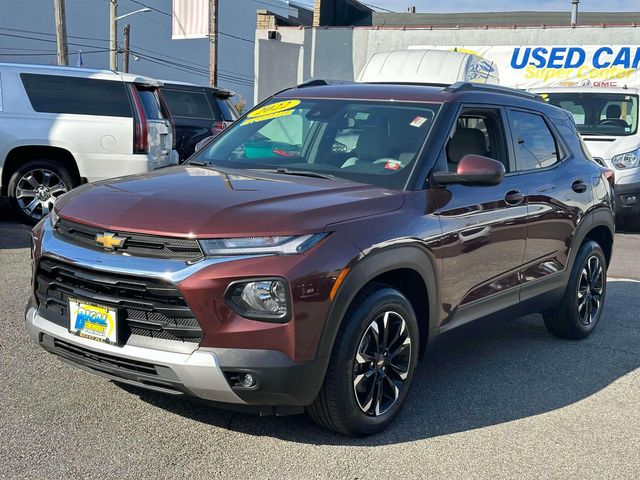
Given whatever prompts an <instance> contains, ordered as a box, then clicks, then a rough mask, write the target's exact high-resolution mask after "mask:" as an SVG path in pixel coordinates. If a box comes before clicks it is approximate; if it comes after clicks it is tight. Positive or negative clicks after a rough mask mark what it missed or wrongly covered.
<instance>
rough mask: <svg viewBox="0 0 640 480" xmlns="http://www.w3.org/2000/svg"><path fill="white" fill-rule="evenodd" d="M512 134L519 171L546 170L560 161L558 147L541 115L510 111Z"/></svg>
mask: <svg viewBox="0 0 640 480" xmlns="http://www.w3.org/2000/svg"><path fill="white" fill-rule="evenodd" d="M509 116H510V119H511V134H512V135H513V145H514V148H515V151H516V165H517V168H518V170H521V171H522V170H535V169H537V168H545V167H549V166H551V165H553V164H554V163H556V162H558V161H559V155H558V146H557V145H556V140H555V138H554V137H553V134H552V133H551V130H549V126H548V125H547V122H545V121H544V118H542V117H541V116H540V115H536V114H533V113H527V112H521V111H518V110H511V111H510V115H509Z"/></svg>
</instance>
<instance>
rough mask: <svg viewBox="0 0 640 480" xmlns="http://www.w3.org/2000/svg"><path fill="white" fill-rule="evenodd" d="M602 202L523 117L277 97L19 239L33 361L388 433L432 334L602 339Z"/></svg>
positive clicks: (86, 190)
mask: <svg viewBox="0 0 640 480" xmlns="http://www.w3.org/2000/svg"><path fill="white" fill-rule="evenodd" d="M611 199H612V196H611V187H610V185H609V183H608V182H607V180H606V178H605V176H604V175H603V173H602V172H601V170H600V167H599V166H598V165H597V164H596V163H594V161H593V160H592V159H591V158H590V156H589V154H588V153H587V151H586V149H585V148H584V146H583V144H582V143H581V141H580V139H579V137H578V134H577V133H576V128H575V125H574V123H573V120H572V117H571V114H569V113H568V112H566V111H564V110H561V109H560V108H557V107H554V106H552V105H548V104H546V103H545V102H543V101H540V100H539V99H538V98H537V97H535V96H534V95H530V94H526V93H523V92H519V91H516V90H510V89H504V88H500V87H495V86H482V85H474V84H469V83H462V84H454V85H452V86H450V87H447V88H443V87H435V86H426V85H398V84H341V85H328V84H326V83H325V82H322V81H314V82H310V83H308V84H303V85H300V86H298V87H296V88H292V89H289V90H286V91H283V92H280V93H278V94H276V95H275V96H274V97H272V98H270V99H268V100H267V101H266V102H264V103H262V104H261V105H259V106H258V107H257V108H255V109H254V110H252V111H251V112H249V113H248V114H247V115H245V116H244V117H242V118H240V119H239V120H238V121H237V122H236V123H235V124H234V125H233V126H231V127H230V128H228V129H226V130H225V131H224V133H222V134H221V135H220V136H219V137H217V138H216V139H215V140H214V141H213V142H212V143H210V144H209V145H207V146H206V147H205V148H204V149H203V150H201V151H200V152H198V153H197V154H196V155H195V156H194V157H192V159H191V160H190V161H189V162H188V163H187V164H186V165H184V166H181V167H175V168H170V169H165V170H162V171H158V172H154V173H149V174H144V175H138V176H132V177H125V178H119V179H114V180H109V181H103V182H99V183H95V184H89V185H84V186H82V187H79V188H77V189H75V190H73V191H71V192H70V193H68V194H66V195H65V196H64V197H62V198H61V199H60V200H59V201H58V203H57V204H56V207H55V211H54V213H52V214H51V215H50V216H49V217H47V218H46V219H45V220H43V221H42V222H40V224H39V225H38V226H37V227H36V228H35V229H34V231H33V236H34V242H33V259H34V261H33V295H32V298H31V300H30V304H29V306H28V309H27V314H26V320H27V328H28V330H29V332H30V334H31V336H32V338H33V340H34V341H36V342H37V343H39V344H40V345H41V346H42V347H43V348H45V349H46V350H48V351H49V352H51V353H54V354H56V355H58V356H60V357H61V358H62V359H64V360H65V361H67V362H69V363H72V364H74V365H76V366H78V367H80V368H83V369H85V370H89V371H92V372H95V373H98V374H100V375H103V376H106V377H108V378H110V379H112V380H115V381H118V382H124V383H129V384H133V385H138V386H141V387H145V388H148V389H152V390H156V391H158V392H166V393H171V394H188V395H194V396H197V397H200V398H203V399H207V400H211V401H215V402H221V403H224V404H236V405H244V406H253V407H255V408H256V409H257V410H259V411H260V412H261V413H275V414H287V413H298V412H302V411H303V409H305V408H306V410H307V411H308V412H309V414H310V415H311V417H313V419H314V420H316V421H317V422H318V423H319V424H320V425H322V426H324V427H326V428H329V429H332V430H335V431H337V432H341V433H344V434H351V435H366V434H370V433H374V432H378V431H380V430H382V429H383V428H384V427H386V426H387V425H388V424H389V423H390V422H391V421H392V419H393V418H394V417H395V415H396V414H397V413H398V411H399V410H400V408H401V406H402V404H403V402H404V400H405V398H406V396H407V393H408V391H409V385H410V383H411V379H412V376H413V373H414V371H415V368H416V366H417V363H418V359H419V358H420V357H421V356H423V355H424V354H425V352H427V351H428V350H429V349H430V348H431V347H432V346H433V344H434V342H435V340H436V338H437V337H438V335H439V334H441V333H443V332H447V331H449V330H452V329H454V328H456V327H458V326H461V325H463V324H466V323H468V322H471V321H474V320H476V319H479V318H482V317H488V316H491V315H497V316H499V317H504V318H516V317H518V316H520V315H523V314H528V313H532V312H542V313H543V314H544V321H545V324H546V325H547V328H548V329H549V331H550V332H551V333H553V334H554V335H557V336H560V337H563V338H569V339H579V338H584V337H586V336H587V335H589V334H590V333H591V332H592V331H593V329H594V328H595V326H596V325H597V323H598V321H599V320H600V317H601V314H602V310H603V304H604V299H605V293H606V271H607V265H608V263H609V260H610V258H611V249H612V242H613V231H614V227H613V225H614V217H613V214H612V209H611Z"/></svg>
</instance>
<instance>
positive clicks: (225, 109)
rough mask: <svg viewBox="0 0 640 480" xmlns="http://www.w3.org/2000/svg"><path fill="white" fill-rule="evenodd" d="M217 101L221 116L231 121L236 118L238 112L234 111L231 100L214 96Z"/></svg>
mask: <svg viewBox="0 0 640 480" xmlns="http://www.w3.org/2000/svg"><path fill="white" fill-rule="evenodd" d="M216 101H217V102H218V108H219V109H220V112H221V113H222V118H223V119H224V120H225V121H227V122H233V121H234V120H236V119H237V118H238V113H237V112H236V110H235V108H234V107H233V105H231V102H230V101H229V100H228V99H226V98H216Z"/></svg>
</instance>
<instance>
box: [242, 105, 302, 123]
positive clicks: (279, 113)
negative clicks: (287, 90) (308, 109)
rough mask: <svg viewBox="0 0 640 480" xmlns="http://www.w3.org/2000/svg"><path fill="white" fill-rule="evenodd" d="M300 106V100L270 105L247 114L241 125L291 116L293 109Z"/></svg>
mask: <svg viewBox="0 0 640 480" xmlns="http://www.w3.org/2000/svg"><path fill="white" fill-rule="evenodd" d="M298 105H300V100H285V101H283V102H276V103H271V104H269V105H265V106H264V107H260V108H257V109H255V110H254V111H252V112H249V114H247V119H246V120H245V121H244V122H242V125H249V124H251V123H255V122H263V121H265V120H272V119H274V118H278V117H285V116H287V115H291V114H292V113H293V111H294V109H295V107H297V106H298Z"/></svg>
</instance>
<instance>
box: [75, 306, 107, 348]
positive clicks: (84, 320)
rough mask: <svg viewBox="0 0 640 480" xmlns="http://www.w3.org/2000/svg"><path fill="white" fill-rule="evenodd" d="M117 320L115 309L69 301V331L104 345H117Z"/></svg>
mask: <svg viewBox="0 0 640 480" xmlns="http://www.w3.org/2000/svg"><path fill="white" fill-rule="evenodd" d="M117 322H118V319H117V311H116V309H115V308H111V307H105V306H102V305H96V304H93V303H86V302H81V301H79V300H75V299H71V298H70V299H69V331H70V332H71V333H74V334H76V335H79V336H81V337H86V338H91V339H93V340H98V341H100V342H105V343H113V344H115V343H117V341H118V328H117V327H118V323H117Z"/></svg>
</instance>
